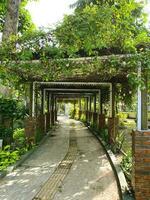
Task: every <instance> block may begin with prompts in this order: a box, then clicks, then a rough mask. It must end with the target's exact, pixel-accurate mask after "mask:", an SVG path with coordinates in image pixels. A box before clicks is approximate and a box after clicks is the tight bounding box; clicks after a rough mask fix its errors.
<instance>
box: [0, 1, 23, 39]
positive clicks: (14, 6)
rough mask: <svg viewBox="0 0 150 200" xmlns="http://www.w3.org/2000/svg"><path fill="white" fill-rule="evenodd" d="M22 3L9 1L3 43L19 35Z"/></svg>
mask: <svg viewBox="0 0 150 200" xmlns="http://www.w3.org/2000/svg"><path fill="white" fill-rule="evenodd" d="M20 2H21V0H8V4H7V12H6V17H5V22H4V30H3V37H2V40H3V41H5V40H7V39H8V38H9V37H10V36H11V35H16V34H17V31H18V19H19V6H20Z"/></svg>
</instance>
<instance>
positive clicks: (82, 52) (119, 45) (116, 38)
mask: <svg viewBox="0 0 150 200" xmlns="http://www.w3.org/2000/svg"><path fill="white" fill-rule="evenodd" d="M76 5H77V6H78V5H79V8H80V9H76V10H75V12H74V14H72V15H69V16H65V17H64V20H63V22H62V23H61V24H60V25H58V26H57V28H56V31H55V35H56V38H57V40H58V41H59V44H60V47H61V48H63V49H64V50H65V51H66V53H67V54H68V55H69V56H75V55H79V56H89V55H101V54H112V53H125V52H128V53H129V52H132V53H133V52H134V53H135V52H136V47H137V46H138V45H140V44H141V43H142V45H143V44H147V43H149V41H150V39H149V36H148V31H147V30H146V28H145V26H144V23H145V15H144V14H143V13H142V4H141V3H137V2H136V1H134V0H132V1H128V0H116V1H95V0H93V1H92V0H89V1H86V0H79V1H78V2H77V4H76Z"/></svg>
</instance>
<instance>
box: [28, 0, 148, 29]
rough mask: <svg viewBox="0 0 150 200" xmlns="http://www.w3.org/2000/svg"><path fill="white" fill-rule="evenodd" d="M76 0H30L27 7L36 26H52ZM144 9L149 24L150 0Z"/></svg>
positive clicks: (68, 10)
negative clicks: (35, 0)
mask: <svg viewBox="0 0 150 200" xmlns="http://www.w3.org/2000/svg"><path fill="white" fill-rule="evenodd" d="M76 1H77V0H38V1H37V2H30V3H28V5H27V9H28V10H29V11H30V13H31V16H32V19H33V22H34V23H35V24H36V26H37V27H47V26H53V25H55V24H56V23H57V22H59V21H60V20H62V19H63V16H64V14H69V13H72V12H73V9H70V8H69V5H70V4H73V3H74V2H76ZM147 3H148V4H147V6H146V8H145V11H146V12H147V13H148V14H149V24H150V0H147Z"/></svg>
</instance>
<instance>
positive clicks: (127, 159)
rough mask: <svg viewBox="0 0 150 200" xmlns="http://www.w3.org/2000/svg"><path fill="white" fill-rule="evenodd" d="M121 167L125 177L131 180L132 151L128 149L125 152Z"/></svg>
mask: <svg viewBox="0 0 150 200" xmlns="http://www.w3.org/2000/svg"><path fill="white" fill-rule="evenodd" d="M121 167H122V169H123V171H124V173H125V174H126V175H127V177H128V178H129V179H130V180H131V173H132V152H131V151H128V152H127V154H126V155H125V156H124V157H123V159H122V162H121Z"/></svg>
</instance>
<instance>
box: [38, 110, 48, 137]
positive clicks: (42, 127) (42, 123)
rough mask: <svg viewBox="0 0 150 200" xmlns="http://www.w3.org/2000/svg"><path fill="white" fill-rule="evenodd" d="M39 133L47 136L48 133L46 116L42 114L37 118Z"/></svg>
mask: <svg viewBox="0 0 150 200" xmlns="http://www.w3.org/2000/svg"><path fill="white" fill-rule="evenodd" d="M36 129H37V131H39V132H40V134H41V135H45V133H46V115H45V114H44V115H43V114H41V115H39V116H38V117H37V127H36Z"/></svg>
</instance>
